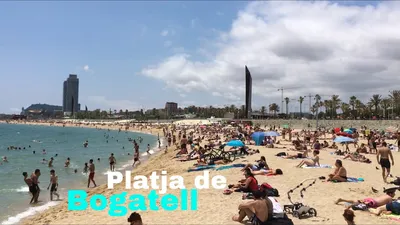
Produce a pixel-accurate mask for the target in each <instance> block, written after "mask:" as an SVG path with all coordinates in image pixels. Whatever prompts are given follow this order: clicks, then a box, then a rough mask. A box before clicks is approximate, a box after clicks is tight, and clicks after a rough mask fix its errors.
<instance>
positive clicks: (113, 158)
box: [108, 153, 117, 171]
mask: <svg viewBox="0 0 400 225" xmlns="http://www.w3.org/2000/svg"><path fill="white" fill-rule="evenodd" d="M108 161H109V162H110V170H111V171H114V170H115V163H116V162H117V160H116V159H115V157H114V153H111V155H110V157H109V158H108Z"/></svg>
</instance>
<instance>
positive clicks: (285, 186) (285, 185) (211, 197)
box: [22, 123, 400, 224]
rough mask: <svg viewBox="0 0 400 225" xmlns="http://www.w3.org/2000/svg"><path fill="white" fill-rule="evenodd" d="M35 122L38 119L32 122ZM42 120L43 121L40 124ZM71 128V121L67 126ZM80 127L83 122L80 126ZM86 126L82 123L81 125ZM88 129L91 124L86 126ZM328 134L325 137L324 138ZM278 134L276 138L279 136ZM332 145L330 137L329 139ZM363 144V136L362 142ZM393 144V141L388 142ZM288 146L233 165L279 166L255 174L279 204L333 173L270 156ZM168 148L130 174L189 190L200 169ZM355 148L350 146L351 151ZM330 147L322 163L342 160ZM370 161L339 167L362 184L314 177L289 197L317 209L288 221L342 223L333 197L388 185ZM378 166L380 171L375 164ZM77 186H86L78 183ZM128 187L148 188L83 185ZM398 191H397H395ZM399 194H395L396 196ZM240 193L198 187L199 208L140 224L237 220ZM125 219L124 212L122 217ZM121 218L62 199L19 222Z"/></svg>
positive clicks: (366, 217) (153, 216) (362, 220)
mask: <svg viewBox="0 0 400 225" xmlns="http://www.w3.org/2000/svg"><path fill="white" fill-rule="evenodd" d="M36 124H37V123H36ZM43 124H47V123H43ZM71 126H73V125H71ZM81 126H83V125H81ZM85 126H86V125H85ZM89 127H93V126H89ZM102 128H109V129H119V128H121V126H119V125H111V126H108V125H107V126H104V127H102ZM141 132H151V133H152V134H155V135H157V133H160V136H161V134H162V132H160V130H158V129H143V130H141ZM328 137H329V136H328ZM281 138H282V137H279V138H278V139H281ZM328 141H329V142H330V143H331V140H328ZM362 143H366V140H362ZM388 143H394V140H390V141H388ZM284 147H286V148H289V147H290V143H289V142H287V141H281V144H280V145H276V146H275V148H266V147H264V146H252V148H255V149H259V150H260V153H259V154H254V155H251V156H248V157H245V158H239V159H236V160H235V162H233V163H245V164H246V163H253V162H254V161H255V160H257V159H259V158H260V156H265V157H266V159H267V162H268V165H269V166H270V167H271V168H275V169H276V168H280V169H282V170H283V173H284V174H283V175H282V176H270V177H268V176H257V177H256V178H257V179H258V182H259V183H263V182H268V183H269V184H270V185H272V186H273V187H275V188H277V189H278V190H279V192H280V197H278V198H277V200H278V201H279V202H280V203H281V205H285V204H288V203H289V200H288V198H287V195H286V192H287V191H289V190H290V189H292V188H294V187H296V186H297V185H298V184H299V183H301V182H302V181H303V180H304V179H308V178H318V177H320V176H325V177H327V176H328V174H329V173H331V172H332V171H333V169H331V168H315V169H304V168H302V169H301V168H295V166H296V165H297V164H298V163H299V162H300V161H299V160H295V159H293V160H292V159H283V158H280V157H277V156H275V155H276V154H277V153H278V152H282V151H286V150H287V149H286V148H284ZM173 150H174V149H172V148H170V149H169V151H168V153H167V154H164V153H160V154H157V155H155V156H153V157H151V158H150V159H149V160H148V161H147V162H146V163H143V164H142V165H140V166H139V167H138V168H136V169H135V170H134V171H133V174H132V175H133V176H134V175H146V176H147V175H150V174H151V172H153V171H162V170H164V171H167V172H168V175H169V176H172V175H180V176H182V177H183V178H184V179H185V186H186V188H188V189H190V188H194V182H193V181H194V178H195V176H197V175H200V174H202V173H203V172H202V171H199V172H187V170H188V168H189V167H191V166H193V163H194V162H195V161H187V162H178V161H177V160H176V159H172V158H173V156H174V155H175V154H176V151H173ZM352 150H354V149H352ZM331 152H333V150H332V149H328V150H326V149H324V150H322V151H321V153H320V158H321V160H320V162H321V164H329V165H332V166H333V165H334V162H335V160H336V159H339V158H343V157H341V156H336V155H332V154H331ZM399 154H400V153H398V152H393V155H394V160H395V165H394V168H393V170H392V171H394V172H393V175H394V176H396V175H398V174H396V167H397V162H400V156H399ZM367 157H368V158H369V159H370V160H371V161H372V163H371V164H366V163H360V162H354V161H351V160H343V164H344V167H345V168H347V171H348V176H349V177H356V178H363V179H364V180H365V181H364V182H358V183H349V182H346V183H330V182H323V181H320V180H317V183H316V185H314V186H312V187H311V188H309V189H307V191H306V192H305V196H304V199H303V200H301V199H300V196H299V192H295V193H294V194H293V195H292V198H293V200H294V201H302V202H304V203H305V204H307V205H310V206H312V207H314V208H315V209H316V210H317V213H318V216H317V217H313V218H309V219H302V220H300V219H296V218H293V217H291V216H290V215H289V217H290V218H292V219H293V222H294V224H345V221H344V219H343V216H342V214H343V210H344V206H343V205H335V204H334V201H335V200H336V199H338V198H345V199H354V200H356V199H363V198H365V197H375V196H379V195H382V193H383V192H382V191H383V188H384V187H391V185H385V184H384V183H383V181H382V177H381V169H380V167H379V165H378V164H377V162H376V156H375V155H371V154H370V155H367ZM377 166H378V167H379V170H377V169H376V167H377ZM210 175H211V176H215V175H222V176H224V177H226V179H227V183H228V184H231V183H232V184H233V183H236V182H237V181H238V180H240V179H243V178H244V176H243V173H242V172H240V168H231V169H227V170H221V171H216V170H210ZM372 187H373V188H374V189H376V190H378V191H379V192H378V193H374V192H373V191H372ZM82 189H85V188H84V187H82ZM124 191H127V192H128V195H130V194H143V195H147V194H148V193H149V191H148V190H147V191H146V190H133V189H131V190H125V186H124V183H122V184H118V185H116V187H115V188H114V189H113V190H109V189H107V186H106V185H101V186H99V187H97V188H93V189H88V194H89V195H93V194H104V195H106V196H110V195H112V194H115V193H121V192H124ZM168 193H172V194H178V191H176V190H169V191H168ZM398 194H399V193H398ZM396 197H398V196H396ZM242 202H243V200H242V194H241V193H235V192H234V193H232V194H231V195H224V194H222V190H216V189H207V190H198V210H197V211H190V210H188V211H181V210H179V209H178V210H176V211H172V212H171V211H164V210H162V209H160V210H159V211H150V210H148V211H141V212H140V214H141V215H142V219H143V222H144V223H145V224H199V223H202V224H239V223H236V222H233V221H232V219H231V218H232V216H233V215H235V214H237V211H238V209H237V207H238V205H239V204H240V203H242ZM355 213H356V218H355V222H356V224H377V223H380V224H383V223H384V224H394V223H397V222H396V221H393V220H389V219H386V218H381V217H377V216H374V215H371V214H369V213H367V212H361V211H356V212H355ZM126 217H127V216H126ZM126 217H111V216H109V215H108V211H107V210H105V211H94V210H91V209H88V210H87V211H69V210H68V203H67V202H66V201H64V202H62V203H61V204H59V205H57V206H55V207H52V208H51V209H49V210H46V211H44V212H42V213H40V214H37V215H35V216H32V217H30V218H27V219H26V220H24V221H22V224H92V223H99V224H127V221H126Z"/></svg>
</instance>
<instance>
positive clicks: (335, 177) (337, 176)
mask: <svg viewBox="0 0 400 225" xmlns="http://www.w3.org/2000/svg"><path fill="white" fill-rule="evenodd" d="M335 166H336V169H335V171H334V172H333V173H332V174H329V179H328V180H327V181H336V182H346V181H347V171H346V169H345V168H344V167H343V163H342V160H340V159H338V160H336V162H335Z"/></svg>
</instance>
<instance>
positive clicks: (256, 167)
mask: <svg viewBox="0 0 400 225" xmlns="http://www.w3.org/2000/svg"><path fill="white" fill-rule="evenodd" d="M247 168H250V169H251V170H253V171H254V170H256V171H257V170H261V169H266V170H269V168H268V164H267V160H266V159H265V156H261V158H260V160H257V164H251V163H250V164H247V165H246V166H245V167H244V168H243V169H242V171H244V170H245V169H247Z"/></svg>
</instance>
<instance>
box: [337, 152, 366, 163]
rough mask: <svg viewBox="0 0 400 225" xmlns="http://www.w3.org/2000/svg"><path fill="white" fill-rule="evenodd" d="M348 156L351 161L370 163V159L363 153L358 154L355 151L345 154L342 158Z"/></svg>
mask: <svg viewBox="0 0 400 225" xmlns="http://www.w3.org/2000/svg"><path fill="white" fill-rule="evenodd" d="M348 158H350V159H351V160H352V161H355V162H363V163H371V160H369V159H368V158H366V157H365V156H364V155H360V154H358V153H357V152H354V153H350V154H347V155H346V156H345V157H344V158H343V159H348Z"/></svg>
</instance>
